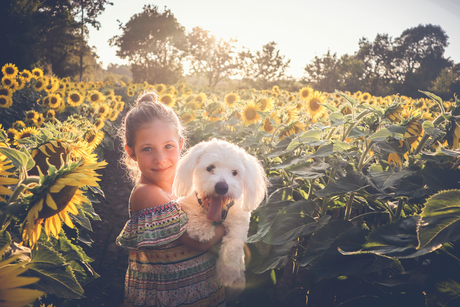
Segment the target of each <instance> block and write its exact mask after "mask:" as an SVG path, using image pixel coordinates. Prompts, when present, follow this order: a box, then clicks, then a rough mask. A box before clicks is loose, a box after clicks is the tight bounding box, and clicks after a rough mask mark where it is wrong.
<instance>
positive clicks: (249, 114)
mask: <svg viewBox="0 0 460 307" xmlns="http://www.w3.org/2000/svg"><path fill="white" fill-rule="evenodd" d="M257 112H260V107H259V105H257V104H255V103H254V102H248V103H247V104H246V105H245V106H244V108H243V114H242V115H243V123H244V124H245V125H246V126H249V125H250V124H253V123H256V122H258V121H259V120H260V119H261V118H262V117H261V116H260V114H259V113H257Z"/></svg>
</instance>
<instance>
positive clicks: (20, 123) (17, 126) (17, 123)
mask: <svg viewBox="0 0 460 307" xmlns="http://www.w3.org/2000/svg"><path fill="white" fill-rule="evenodd" d="M11 127H13V128H14V129H22V128H25V127H26V124H25V123H24V122H23V121H22V120H17V121H15V122H14V123H13V124H12V125H11Z"/></svg>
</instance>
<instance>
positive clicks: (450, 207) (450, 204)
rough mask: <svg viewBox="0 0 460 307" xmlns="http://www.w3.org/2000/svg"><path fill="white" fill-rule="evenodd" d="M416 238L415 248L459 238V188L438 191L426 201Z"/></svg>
mask: <svg viewBox="0 0 460 307" xmlns="http://www.w3.org/2000/svg"><path fill="white" fill-rule="evenodd" d="M418 239H419V245H418V247H417V249H421V248H424V247H425V246H427V245H436V244H444V243H446V242H450V241H456V240H459V239H460V190H449V191H443V192H439V193H438V194H435V195H433V196H432V197H430V198H429V199H428V200H427V201H426V204H425V207H424V208H423V209H422V213H421V220H420V223H419V227H418Z"/></svg>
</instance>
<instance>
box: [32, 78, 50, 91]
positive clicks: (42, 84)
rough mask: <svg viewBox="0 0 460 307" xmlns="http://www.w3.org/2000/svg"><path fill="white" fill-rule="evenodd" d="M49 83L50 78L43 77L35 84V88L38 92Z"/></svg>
mask: <svg viewBox="0 0 460 307" xmlns="http://www.w3.org/2000/svg"><path fill="white" fill-rule="evenodd" d="M47 85H48V79H47V78H46V77H41V78H39V79H38V80H37V82H35V84H34V86H33V87H34V90H35V91H37V92H40V91H42V90H44V89H45V87H46V86H47Z"/></svg>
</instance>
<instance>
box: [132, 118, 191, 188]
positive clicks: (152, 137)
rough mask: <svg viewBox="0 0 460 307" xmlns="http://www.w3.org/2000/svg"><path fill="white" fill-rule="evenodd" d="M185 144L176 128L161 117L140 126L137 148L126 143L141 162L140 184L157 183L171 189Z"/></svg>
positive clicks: (138, 161) (134, 156)
mask: <svg viewBox="0 0 460 307" xmlns="http://www.w3.org/2000/svg"><path fill="white" fill-rule="evenodd" d="M182 143H183V142H182V140H181V141H179V137H178V136H177V132H176V130H175V129H174V128H172V127H171V126H170V125H168V124H165V123H162V122H161V121H158V120H156V121H154V122H153V123H151V124H149V125H146V126H144V127H142V128H141V129H139V130H138V131H137V132H136V140H135V144H134V148H130V147H129V146H127V145H126V146H125V149H126V151H127V153H128V154H129V155H130V157H131V158H133V159H134V160H135V161H137V164H138V166H139V169H140V171H141V178H140V183H147V184H155V185H157V186H159V187H160V188H162V189H167V190H168V191H169V190H170V189H171V185H172V183H173V181H174V174H175V172H176V165H177V162H178V160H179V154H180V151H181V149H182V145H183V144H182Z"/></svg>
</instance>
